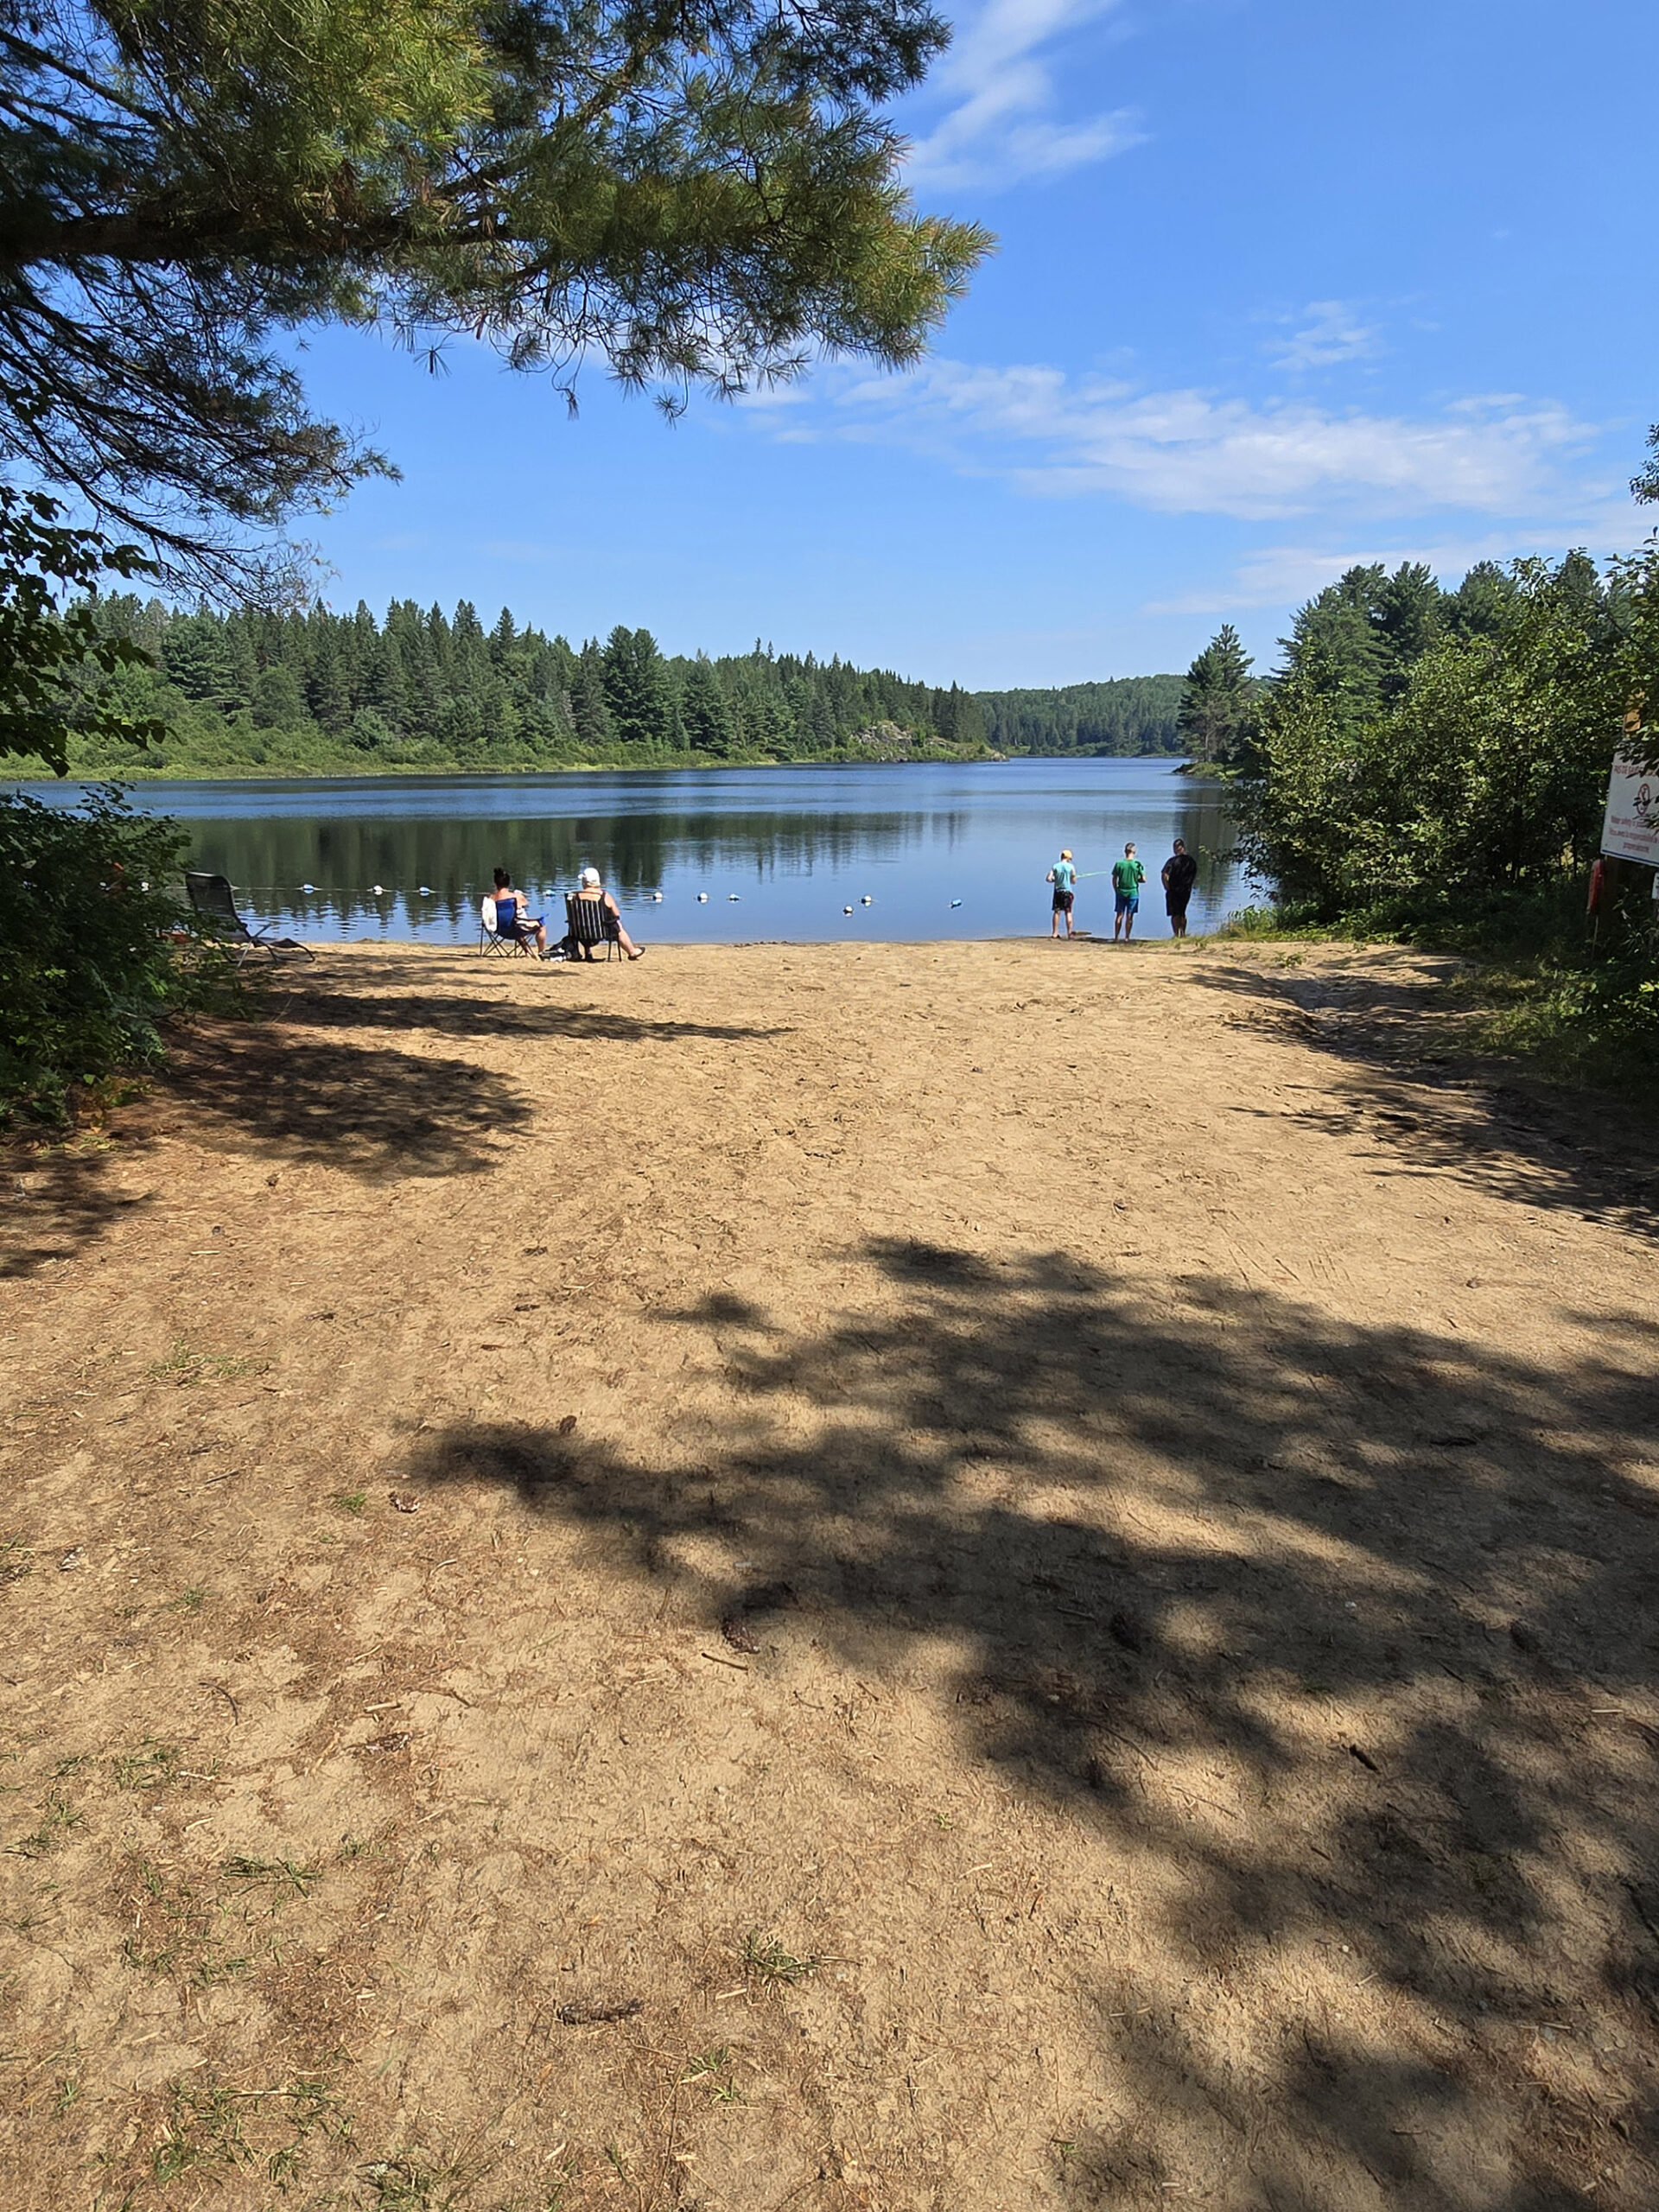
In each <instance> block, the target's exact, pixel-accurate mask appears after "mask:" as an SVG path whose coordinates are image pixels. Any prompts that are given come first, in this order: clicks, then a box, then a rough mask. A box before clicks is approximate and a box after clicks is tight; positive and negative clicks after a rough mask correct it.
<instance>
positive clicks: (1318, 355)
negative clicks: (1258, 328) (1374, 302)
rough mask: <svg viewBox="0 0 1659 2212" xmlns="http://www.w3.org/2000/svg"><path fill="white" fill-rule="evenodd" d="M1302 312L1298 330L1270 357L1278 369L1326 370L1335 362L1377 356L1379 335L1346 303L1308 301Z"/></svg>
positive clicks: (1373, 327)
mask: <svg viewBox="0 0 1659 2212" xmlns="http://www.w3.org/2000/svg"><path fill="white" fill-rule="evenodd" d="M1302 312H1303V316H1304V318H1305V319H1304V320H1303V322H1302V327H1301V328H1300V330H1298V331H1295V332H1294V333H1293V334H1292V335H1291V336H1290V337H1289V338H1287V340H1284V342H1283V343H1282V344H1281V346H1279V347H1278V348H1277V349H1276V351H1275V352H1274V355H1273V359H1274V361H1275V362H1276V363H1277V364H1278V365H1279V366H1280V367H1281V369H1328V368H1331V367H1332V366H1334V365H1335V364H1336V363H1337V362H1338V361H1357V360H1363V359H1364V358H1365V356H1366V355H1367V354H1368V353H1376V352H1377V350H1378V341H1379V339H1380V336H1381V334H1380V332H1379V331H1378V330H1377V328H1376V325H1375V324H1374V323H1368V322H1362V321H1360V319H1359V313H1358V310H1357V308H1353V307H1351V306H1350V305H1349V304H1348V302H1346V301H1344V300H1310V301H1309V302H1308V303H1307V305H1306V308H1304V309H1303V311H1302Z"/></svg>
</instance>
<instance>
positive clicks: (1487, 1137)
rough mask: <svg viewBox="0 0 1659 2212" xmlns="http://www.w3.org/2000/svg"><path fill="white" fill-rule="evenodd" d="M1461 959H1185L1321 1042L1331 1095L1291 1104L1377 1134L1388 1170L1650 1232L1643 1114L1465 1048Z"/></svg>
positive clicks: (1253, 1012) (1655, 1226) (1254, 1014)
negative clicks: (1277, 964)
mask: <svg viewBox="0 0 1659 2212" xmlns="http://www.w3.org/2000/svg"><path fill="white" fill-rule="evenodd" d="M1462 973H1463V970H1462V967H1461V963H1458V962H1456V961H1453V960H1450V959H1446V960H1440V961H1430V960H1428V959H1427V958H1426V957H1420V958H1418V959H1417V960H1416V961H1415V962H1414V968H1413V969H1412V970H1411V971H1409V972H1407V973H1405V974H1396V973H1391V972H1389V970H1387V969H1383V970H1380V971H1379V970H1378V969H1376V967H1375V966H1374V965H1372V966H1365V965H1359V966H1356V967H1354V968H1351V969H1350V968H1343V967H1337V968H1325V967H1318V968H1313V969H1306V970H1297V969H1286V970H1282V971H1279V972H1274V973H1265V972H1263V970H1262V969H1259V968H1255V967H1245V966H1241V965H1237V964H1234V963H1227V964H1225V965H1218V964H1211V963H1205V964H1204V965H1202V966H1199V965H1195V966H1194V967H1193V969H1192V979H1193V981H1194V982H1198V983H1200V984H1202V985H1203V986H1204V987H1205V988H1207V989H1210V990H1214V991H1220V992H1224V993H1227V994H1230V995H1232V996H1234V997H1236V999H1238V1000H1239V1001H1242V1002H1243V1003H1244V1004H1245V1005H1246V1006H1247V1007H1248V1008H1249V1011H1248V1012H1247V1013H1246V1014H1245V1015H1244V1016H1243V1018H1244V1019H1245V1020H1248V1021H1249V1024H1250V1026H1252V1027H1263V1028H1265V1029H1267V1030H1268V1032H1269V1033H1277V1034H1280V1035H1283V1036H1285V1037H1287V1038H1293V1039H1295V1041H1296V1042H1298V1043H1299V1044H1301V1045H1304V1046H1313V1049H1314V1050H1315V1051H1317V1052H1320V1053H1322V1054H1324V1055H1325V1056H1326V1058H1327V1059H1328V1061H1329V1062H1330V1063H1331V1064H1332V1066H1331V1070H1330V1072H1331V1074H1332V1084H1331V1090H1332V1096H1330V1097H1328V1098H1325V1099H1322V1100H1321V1101H1320V1103H1319V1104H1318V1105H1317V1106H1308V1107H1306V1108H1301V1109H1296V1110H1295V1111H1294V1114H1293V1116H1292V1118H1294V1119H1295V1120H1297V1121H1299V1122H1303V1123H1304V1124H1306V1125H1308V1126H1317V1127H1319V1128H1322V1129H1325V1130H1326V1131H1329V1132H1334V1133H1335V1134H1338V1135H1356V1136H1360V1137H1363V1138H1369V1139H1371V1140H1373V1141H1376V1142H1377V1143H1378V1144H1379V1145H1381V1146H1383V1147H1386V1148H1387V1149H1388V1150H1389V1152H1390V1153H1392V1154H1397V1155H1398V1164H1397V1165H1396V1166H1392V1167H1391V1168H1390V1170H1389V1172H1391V1173H1403V1174H1410V1175H1417V1176H1425V1175H1433V1174H1444V1173H1452V1174H1454V1175H1456V1176H1457V1177H1458V1178H1459V1180H1460V1181H1462V1182H1465V1183H1467V1184H1469V1185H1471V1187H1474V1188H1477V1189H1479V1190H1483V1191H1485V1192H1488V1193H1490V1194H1491V1195H1492V1196H1495V1197H1498V1198H1509V1199H1515V1200H1518V1201H1519V1202H1520V1203H1521V1204H1522V1205H1529V1206H1535V1207H1538V1208H1540V1209H1544V1210H1548V1211H1556V1210H1560V1211H1567V1212H1569V1213H1576V1214H1580V1215H1582V1216H1584V1217H1586V1219H1590V1220H1593V1221H1599V1222H1604V1223H1606V1224H1608V1225H1610V1226H1611V1227H1616V1228H1618V1229H1622V1230H1625V1231H1627V1232H1629V1233H1630V1234H1633V1235H1637V1236H1645V1237H1649V1238H1656V1239H1659V1180H1656V1179H1655V1176H1654V1173H1653V1152H1652V1143H1651V1124H1650V1122H1649V1120H1648V1119H1647V1118H1646V1117H1644V1116H1641V1115H1640V1114H1638V1113H1637V1112H1635V1111H1633V1110H1631V1109H1627V1108H1625V1107H1624V1105H1623V1103H1622V1102H1620V1101H1618V1100H1616V1099H1614V1098H1612V1097H1611V1096H1605V1095H1604V1096H1585V1095H1580V1094H1579V1093H1576V1092H1573V1091H1571V1090H1567V1089H1566V1088H1564V1087H1562V1086H1560V1085H1559V1084H1548V1083H1546V1082H1544V1081H1543V1080H1541V1079H1537V1078H1534V1079H1531V1080H1526V1079H1524V1077H1522V1079H1516V1078H1517V1076H1518V1075H1519V1073H1520V1071H1517V1070H1516V1069H1515V1068H1514V1067H1513V1066H1512V1065H1508V1064H1506V1063H1504V1062H1503V1061H1501V1060H1497V1059H1493V1058H1485V1057H1484V1056H1479V1055H1476V1054H1473V1053H1471V1052H1469V1051H1468V1049H1467V1046H1466V1042H1465V1036H1464V1023H1465V1020H1466V1018H1467V1013H1468V1007H1467V1004H1466V1001H1465V999H1464V998H1463V997H1462V995H1461V993H1460V988H1459V986H1460V979H1461V976H1462Z"/></svg>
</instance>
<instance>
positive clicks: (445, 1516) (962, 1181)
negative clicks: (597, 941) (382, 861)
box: [0, 944, 1659, 2212]
mask: <svg viewBox="0 0 1659 2212" xmlns="http://www.w3.org/2000/svg"><path fill="white" fill-rule="evenodd" d="M1281 959H1282V956H1276V955H1271V954H1269V955H1264V956H1254V957H1252V956H1250V955H1249V954H1248V953H1241V952H1240V951H1238V950H1236V949H1229V948H1222V947H1217V948H1214V949H1206V948H1202V947H1198V946H1193V947H1189V948H1186V949H1185V950H1183V949H1181V948H1179V947H1148V948H1145V949H1143V950H1139V951H1136V952H1134V953H1130V954H1123V953H1119V952H1115V951H1114V950H1113V949H1112V948H1110V947H1109V946H1100V945H1094V944H1077V945H1074V946H1071V947H1066V946H1059V947H1051V946H1050V945H1048V944H1030V945H1014V946H1006V947H997V946H987V945H970V946H930V947H924V948H915V949H912V948H902V947H881V948H874V949H871V950H865V951H863V952H858V951H854V950H844V949H839V948H836V949H832V948H799V947H796V948H791V947H777V946H770V947H753V948H735V949H731V950H673V949H671V948H658V949H654V950H652V955H651V957H650V958H649V959H647V960H646V961H645V962H643V963H640V964H639V966H637V967H635V968H630V969H624V968H619V967H612V968H610V969H588V970H585V971H582V972H576V971H572V970H568V969H557V968H554V969H532V968H531V967H529V966H528V965H525V964H514V965H508V964H506V963H486V962H480V961H476V960H474V959H471V958H466V957H451V956H436V955H425V954H419V953H415V952H395V953H391V954H387V953H383V952H378V951H352V952H341V953H335V954H331V955H329V956H327V957H326V959H325V960H324V961H323V962H322V963H321V964H320V966H319V967H318V969H316V970H315V971H311V973H310V975H309V976H308V978H307V979H306V981H305V982H304V983H303V985H302V995H298V996H296V998H294V999H293V1000H292V1001H290V1002H289V1005H288V1007H287V1010H286V1014H285V1016H284V1017H283V1020H281V1021H279V1022H278V1023H277V1024H276V1025H275V1026H273V1027H223V1028H221V1027H214V1026H209V1027H204V1028H203V1029H201V1030H200V1031H199V1032H197V1033H196V1034H195V1035H194V1038H193V1039H191V1041H190V1042H189V1043H188V1046H187V1048H186V1049H185V1051H184V1052H183V1053H182V1054H181V1057H180V1059H179V1061H178V1063H177V1065H176V1067H175V1072H174V1073H173V1074H172V1075H171V1076H170V1077H168V1080H167V1082H166V1083H165V1084H162V1085H161V1086H159V1087H158V1088H157V1089H156V1090H155V1091H154V1092H153V1093H152V1094H151V1096H149V1098H148V1099H146V1100H143V1101H142V1102H140V1103H137V1104H135V1105H133V1106H131V1107H130V1108H127V1109H124V1110H123V1112H122V1113H121V1114H120V1115H118V1117H117V1122H116V1126H115V1128H114V1130H113V1132H112V1135H111V1141H109V1142H108V1143H107V1145H105V1147H102V1148H99V1147H83V1148H81V1149H79V1150H74V1151H69V1152H60V1153H57V1154H35V1155H23V1154H16V1155H15V1156H14V1157H13V1158H12V1159H11V1160H10V1162H9V1163H8V1168H7V1173H6V1179H5V1186H4V1187H5V1189H6V1192H7V1193H8V1195H7V1198H6V1203H5V1206H4V1213H3V1225H4V1248H3V1265H4V1269H5V1273H4V1278H3V1280H0V1352H3V1359H4V1364H5V1369H6V1372H7V1377H8V1381H9V1383H10V1390H9V1393H8V1399H9V1405H10V1412H9V1414H8V1418H7V1422H6V1426H5V1427H4V1430H3V1432H0V1433H3V1450H4V1453H5V1459H6V1473H5V1478H4V1484H5V1487H4V1491H3V1498H4V1503H3V1517H0V1542H4V1541H6V1540H8V1539H9V1540H10V1548H8V1549H7V1550H6V1551H5V1553H4V1554H3V1557H0V1576H3V1577H4V1581H3V1586H0V1644H3V1650H0V1675H3V1695H4V1698H5V1700H6V1706H7V1719H8V1733H7V1736H6V1738H5V1760H4V1764H3V1766H0V1783H3V1787H4V1790H5V1793H6V1794H5V1795H4V1796H3V1798H0V1831H3V1841H4V1843H5V1844H6V1846H7V1847H8V1848H7V1850H6V1853H5V1855H4V1856H3V1857H0V1891H3V1900H4V1901H3V1905H0V1915H3V1926H0V1949H3V1960H0V1972H3V1974H5V1975H6V1976H8V1977H9V1978H8V1979H6V1980H4V1982H3V1985H0V2002H3V2007H4V2009H3V2012H0V2056H3V2060H4V2068H3V2075H0V2079H3V2082H4V2084H5V2092H4V2093H5V2095H6V2099H7V2103H8V2106H9V2108H10V2113H11V2115H12V2118H11V2120H10V2125H9V2126H8V2127H7V2129H6V2130H5V2131H4V2137H3V2144H0V2199H3V2201H4V2202H5V2203H6V2204H7V2205H8V2206H12V2207H16V2208H18V2212H35V2208H40V2209H41V2212H47V2208H50V2209H51V2212H63V2208H67V2207H80V2206H86V2207H91V2206H93V2205H98V2206H101V2207H105V2208H109V2212H114V2209H115V2208H116V2207H118V2206H122V2205H127V2206H130V2208H132V2212H141V2208H142V2209H143V2212H148V2208H150V2207H156V2208H162V2207H167V2208H171V2207H174V2206H178V2207H188V2206H194V2205H196V2204H198V2203H207V2202H213V2203H214V2204H217V2205H220V2206H223V2207H225V2208H226V2212H244V2208H248V2212H252V2209H253V2208H263V2207H265V2206H275V2205H278V2204H281V2205H283V2206H289V2207H321V2206H323V2205H325V2204H326V2205H339V2206H346V2205H353V2206H359V2207H365V2208H374V2212H394V2208H417V2207H418V2208H437V2207H440V2206H450V2207H456V2208H460V2207H466V2208H468V2212H493V2208H497V2207H511V2208H513V2212H546V2208H550V2207H554V2206H558V2207H563V2208H564V2212H584V2209H585V2208H589V2207H601V2206H606V2207H609V2206H615V2207H618V2208H637V2209H638V2212H644V2208H652V2212H655V2209H656V2208H664V2209H665V2208H669V2207H677V2208H680V2212H691V2208H693V2207H700V2208H702V2212H774V2208H776V2209H777V2212H781V2209H782V2208H784V2207H785V2206H787V2207H791V2208H797V2212H808V2208H823V2212H850V2208H854V2207H859V2208H871V2212H874V2209H875V2208H882V2212H912V2208H914V2212H922V2209H923V2208H928V2212H955V2209H956V2208H963V2212H998V2209H999V2208H1007V2209H1008V2212H1015V2209H1016V2208H1024V2207H1028V2206H1045V2205H1047V2206H1059V2207H1083V2206H1112V2207H1119V2206H1125V2207H1128V2206H1140V2205H1142V2204H1145V2205H1154V2204H1164V2203H1166V2202H1170V2201H1171V2200H1172V2199H1184V2198H1192V2199H1202V2200H1203V2201H1205V2202H1208V2203H1210V2204H1211V2205H1214V2206H1219V2207H1224V2208H1229V2212H1231V2208H1237V2212H1256V2208H1264V2212H1349V2208H1353V2209H1354V2212H1373V2208H1375V2209H1376V2212H1383V2208H1385V2207H1386V2208H1389V2212H1399V2208H1402V2207H1405V2208H1418V2207H1421V2208H1424V2212H1427V2209H1428V2208H1435V2209H1436V2212H1554V2208H1558V2207H1568V2206H1582V2207H1586V2208H1588V2207H1592V2206H1593V2207H1597V2208H1609V2207H1630V2208H1632V2212H1637V2208H1645V2207H1648V2206H1650V2205H1651V2204H1652V2203H1653V2202H1655V2201H1656V2196H1659V2166H1656V2161H1659V2120H1656V2116H1655V2115H1656V2108H1659V2106H1656V2091H1659V2079H1656V2057H1659V1864H1656V1851H1655V1834H1656V1808H1659V1694H1656V1662H1659V1643H1656V1636H1659V1630H1656V1614H1655V1611H1654V1591H1655V1587H1656V1584H1655V1579H1654V1569H1655V1564H1656V1551H1659V1389H1656V1379H1655V1377H1656V1351H1659V1293H1656V1277H1655V1259H1656V1243H1655V1237H1654V1227H1655V1214H1654V1211H1653V1196H1654V1192H1653V1187H1652V1185H1651V1182H1650V1181H1648V1182H1644V1180H1643V1168H1644V1166H1645V1163H1643V1161H1642V1160H1640V1158H1639V1156H1638V1155H1637V1154H1635V1153H1634V1152H1633V1151H1631V1150H1630V1148H1629V1145H1628V1141H1627V1140H1625V1139H1622V1138H1619V1137H1618V1136H1617V1135H1609V1134H1608V1133H1607V1132H1606V1131H1605V1129H1604V1130H1602V1131H1601V1132H1600V1133H1597V1132H1595V1131H1593V1130H1592V1129H1590V1128H1588V1127H1586V1126H1584V1125H1583V1124H1584V1122H1585V1121H1586V1109H1579V1108H1575V1107H1573V1105H1572V1104H1571V1103H1564V1102H1561V1101H1560V1100H1555V1101H1551V1100H1549V1099H1548V1098H1543V1099H1540V1098H1536V1097H1529V1096H1527V1095H1526V1094H1525V1093H1523V1092H1522V1091H1521V1090H1516V1089H1514V1088H1509V1089H1506V1088H1504V1087H1503V1084H1500V1083H1497V1082H1495V1080H1494V1079H1493V1077H1491V1073H1490V1071H1488V1072H1487V1073H1485V1074H1484V1075H1482V1074H1479V1073H1478V1072H1476V1071H1470V1070H1469V1069H1467V1068H1465V1066H1464V1065H1463V1064H1462V1063H1461V1062H1460V1061H1459V1058H1458V1057H1457V1050H1456V1043H1455V1034H1454V1031H1453V1027H1452V1019H1451V1014H1450V1013H1449V1011H1448V1007H1449V1004H1450V1002H1449V1001H1447V999H1446V995H1445V993H1444V990H1443V988H1442V986H1443V985H1444V983H1445V982H1446V975H1445V972H1444V971H1442V970H1440V969H1436V968H1435V967H1434V966H1433V964H1432V963H1427V962H1423V961H1414V960H1411V959H1408V958H1406V957H1403V956H1402V957H1388V956H1382V955H1371V956H1363V957H1362V956H1345V957H1344V956H1343V955H1340V954H1337V953H1324V954H1319V955H1314V956H1312V957H1309V958H1307V959H1306V960H1305V961H1303V962H1300V963H1291V964H1281ZM1621 1147H1624V1148H1621ZM405 1509H407V1510H405Z"/></svg>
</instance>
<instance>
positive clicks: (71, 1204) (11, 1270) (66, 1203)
mask: <svg viewBox="0 0 1659 2212" xmlns="http://www.w3.org/2000/svg"><path fill="white" fill-rule="evenodd" d="M107 1166H108V1160H107V1158H106V1156H105V1154H104V1153H103V1152H102V1151H101V1150H99V1149H98V1148H96V1147H92V1148H90V1149H89V1148H88V1147H87V1146H86V1144H85V1142H84V1141H82V1142H79V1143H77V1142H76V1141H74V1140H73V1139H71V1140H69V1141H67V1142H66V1143H65V1144H64V1145H63V1147H62V1148H61V1149H52V1150H48V1149H46V1148H45V1147H42V1146H40V1145H38V1144H37V1145H34V1146H31V1145H29V1144H28V1143H27V1142H24V1141H12V1142H10V1143H9V1144H7V1145H6V1146H5V1147H4V1148H3V1151H0V1175H3V1177H4V1179H5V1185H6V1187H7V1191H8V1195H7V1198H6V1202H5V1204H4V1205H3V1206H0V1280H3V1279H4V1278H5V1277H8V1276H10V1277H12V1278H14V1279H17V1278H21V1277H26V1276H29V1275H34V1274H39V1272H40V1270H41V1268H44V1267H47V1266H49V1265H50V1264H51V1263H52V1262H54V1261H58V1260H73V1258H74V1257H75V1256H76V1255H77V1254H78V1253H79V1250H80V1249H81V1247H82V1246H83V1245H84V1244H86V1243H90V1242H91V1241H92V1238H93V1237H95V1236H101V1235H102V1234H103V1233H104V1231H105V1230H106V1229H108V1228H109V1227H110V1225H111V1223H112V1222H115V1221H118V1220H119V1219H120V1218H121V1217H122V1216H123V1214H124V1212H126V1211H128V1210H129V1209H130V1208H137V1207H141V1206H143V1205H144V1204H145V1203H146V1201H145V1199H144V1198H142V1197H136V1196H133V1195H132V1194H130V1193H128V1192H121V1191H118V1190H116V1189H115V1188H113V1187H112V1186H111V1184H110V1182H109V1180H108V1178H107V1175H106V1173H105V1170H106V1168H107Z"/></svg>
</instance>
